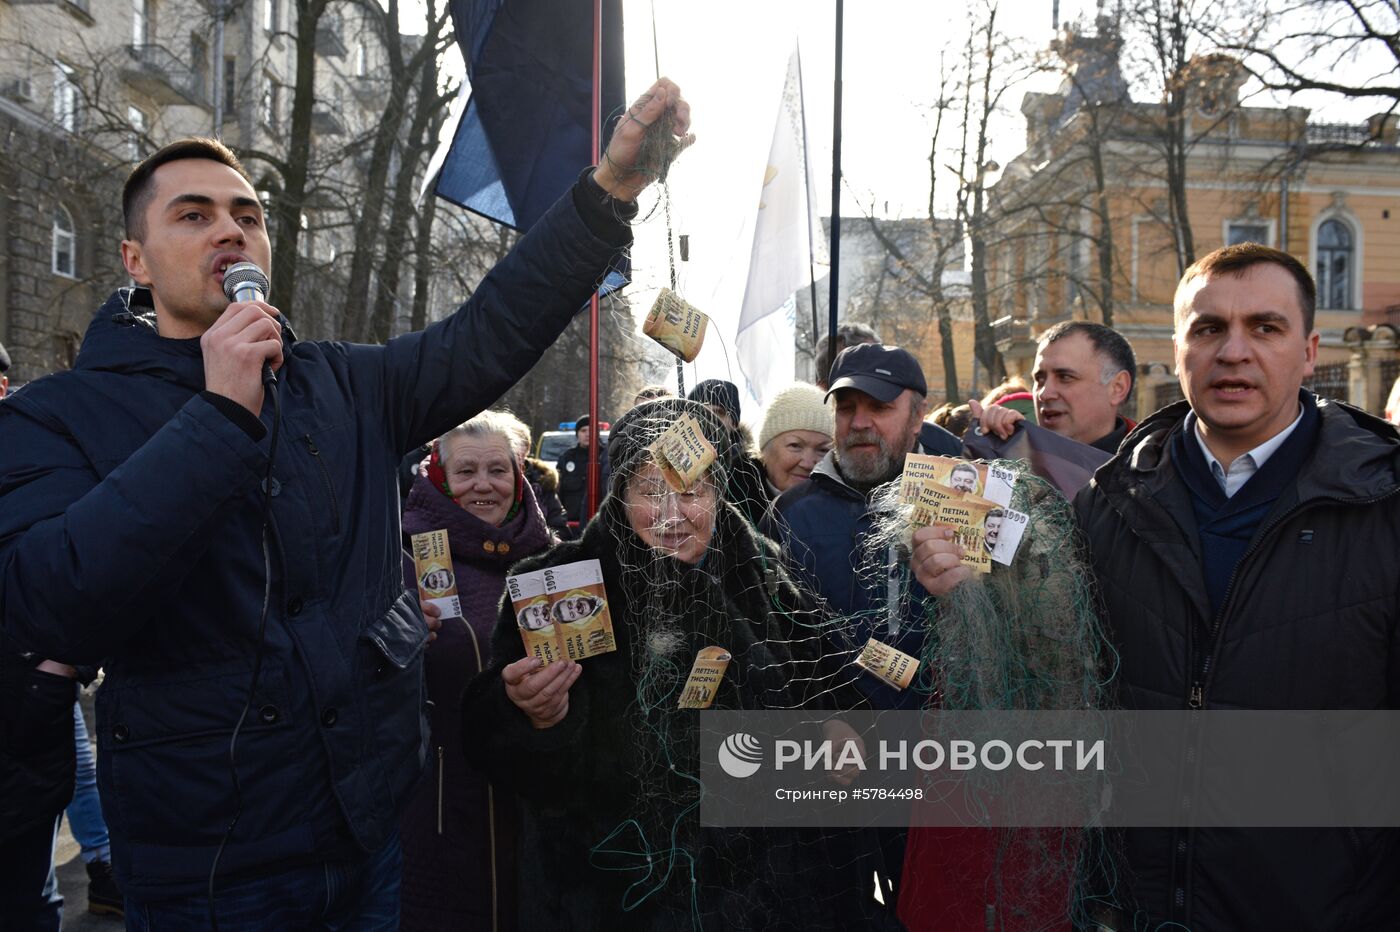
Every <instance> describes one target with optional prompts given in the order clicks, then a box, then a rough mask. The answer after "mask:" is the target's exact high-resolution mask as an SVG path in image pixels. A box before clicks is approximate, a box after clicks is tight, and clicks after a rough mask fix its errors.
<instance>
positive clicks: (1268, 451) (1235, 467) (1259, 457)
mask: <svg viewBox="0 0 1400 932" xmlns="http://www.w3.org/2000/svg"><path fill="white" fill-rule="evenodd" d="M1195 420H1196V430H1195V434H1196V442H1197V443H1199V444H1200V445H1201V452H1202V453H1204V454H1205V456H1206V462H1207V463H1209V464H1210V474H1211V475H1212V476H1214V477H1215V481H1216V482H1218V483H1220V488H1221V489H1223V490H1224V492H1225V497H1226V498H1234V497H1235V493H1236V492H1238V491H1239V490H1240V489H1241V488H1242V487H1243V486H1244V484H1245V483H1246V482H1248V481H1249V478H1250V476H1253V475H1254V474H1255V473H1256V472H1258V471H1259V470H1260V468H1261V467H1262V466H1263V465H1264V463H1265V462H1267V461H1268V459H1269V457H1271V456H1273V455H1274V453H1275V452H1277V450H1278V448H1279V447H1281V446H1283V442H1284V441H1285V440H1287V439H1288V435H1289V434H1291V433H1293V431H1295V430H1296V429H1297V428H1298V423H1299V422H1300V421H1302V420H1303V406H1302V405H1301V404H1300V405H1298V416H1297V417H1295V418H1294V419H1293V423H1292V424H1289V425H1288V426H1287V427H1285V428H1284V429H1283V430H1281V431H1279V432H1278V433H1276V434H1274V435H1273V436H1272V437H1270V438H1269V439H1268V440H1265V441H1264V442H1263V443H1261V444H1259V446H1257V447H1255V448H1254V449H1253V450H1250V451H1249V452H1248V453H1246V454H1244V455H1243V456H1240V457H1237V458H1236V459H1235V461H1234V462H1233V463H1231V464H1230V465H1229V466H1222V465H1221V464H1220V460H1218V459H1216V458H1215V454H1214V453H1212V452H1210V447H1208V446H1206V441H1205V438H1204V437H1202V436H1201V422H1200V420H1199V419H1195Z"/></svg>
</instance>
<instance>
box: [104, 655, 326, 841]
mask: <svg viewBox="0 0 1400 932" xmlns="http://www.w3.org/2000/svg"><path fill="white" fill-rule="evenodd" d="M251 676H252V671H251V669H247V670H239V671H238V672H234V673H226V674H222V675H214V676H204V677H198V678H185V679H181V680H179V681H170V680H162V679H147V678H141V679H138V680H136V681H127V682H124V683H121V684H120V685H114V684H113V683H112V682H111V681H110V680H109V681H108V682H107V683H106V684H104V685H103V687H102V689H100V690H98V694H97V703H98V736H97V741H98V746H99V748H100V749H101V754H99V756H98V770H99V776H101V777H102V789H103V794H102V795H103V806H104V808H106V807H109V806H110V807H111V808H112V809H113V810H115V811H114V812H112V813H110V814H109V816H110V818H109V821H112V822H113V823H115V824H116V825H119V826H120V829H121V835H122V836H123V837H124V838H129V839H131V840H132V841H140V842H147V843H153V844H159V845H175V846H198V845H202V844H210V843H211V839H212V842H217V840H218V835H219V833H220V832H222V829H223V827H224V826H227V825H228V823H229V820H230V818H232V816H233V813H234V810H235V807H236V796H235V792H234V786H233V772H232V770H231V769H230V753H229V742H230V738H231V736H232V734H233V731H234V728H235V726H236V725H237V723H238V719H239V716H240V714H242V713H243V711H244V707H245V705H246V706H247V713H246V716H245V717H244V719H243V725H242V728H241V729H239V733H238V743H237V747H236V750H235V754H234V759H235V760H236V762H237V768H238V782H239V786H240V787H241V789H242V800H243V815H242V817H241V818H240V821H239V831H238V835H239V837H241V838H258V837H261V836H264V835H268V834H271V833H274V832H276V831H277V830H279V829H280V828H282V827H284V826H282V825H281V824H280V823H281V822H282V821H285V820H292V817H293V816H294V815H296V814H297V813H300V812H301V811H302V809H303V806H302V800H301V796H302V795H303V794H304V792H305V787H306V784H307V775H306V771H307V770H310V769H312V768H311V767H310V766H309V765H301V764H299V763H298V762H300V761H306V760H307V759H308V755H313V754H315V753H316V752H315V750H313V749H312V748H309V747H307V746H306V743H305V742H304V741H303V740H302V739H301V738H300V737H299V736H298V734H297V729H296V727H295V725H296V718H295V716H296V710H294V709H293V703H292V701H291V697H290V695H289V693H288V689H287V679H286V675H285V673H284V671H283V670H282V669H281V668H280V667H278V666H275V665H264V667H263V669H262V672H261V673H260V675H259V677H258V683H257V690H256V692H255V693H254V696H253V701H252V702H251V703H248V686H249V681H250V678H251ZM211 833H212V834H211Z"/></svg>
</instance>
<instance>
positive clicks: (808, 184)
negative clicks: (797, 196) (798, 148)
mask: <svg viewBox="0 0 1400 932" xmlns="http://www.w3.org/2000/svg"><path fill="white" fill-rule="evenodd" d="M797 89H798V92H799V93H798V95H797V101H798V108H799V111H800V113H801V114H802V199H803V200H804V201H806V203H807V271H808V274H809V278H808V281H807V288H808V293H809V294H810V295H811V297H812V358H813V360H815V359H816V356H817V354H818V353H819V352H820V350H819V349H818V343H819V342H820V340H821V338H822V337H821V325H820V324H819V323H818V318H817V252H816V243H815V240H814V238H813V236H812V199H811V198H810V197H809V196H808V195H809V194H810V192H811V190H812V166H811V165H810V164H809V163H808V161H807V95H806V93H805V92H804V91H803V86H802V43H801V42H798V43H797ZM794 348H795V347H794ZM818 374H820V373H818Z"/></svg>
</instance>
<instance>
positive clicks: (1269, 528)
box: [1171, 487, 1400, 925]
mask: <svg viewBox="0 0 1400 932" xmlns="http://www.w3.org/2000/svg"><path fill="white" fill-rule="evenodd" d="M1397 493H1400V487H1396V488H1394V489H1391V490H1390V491H1389V492H1386V493H1385V494H1384V495H1377V496H1375V497H1373V498H1369V499H1339V498H1315V499H1312V500H1310V501H1307V502H1304V503H1302V504H1300V505H1299V506H1298V507H1296V508H1293V509H1291V510H1290V511H1288V512H1286V513H1285V514H1282V515H1279V516H1278V517H1277V518H1275V519H1274V520H1273V521H1271V522H1269V524H1267V525H1265V527H1264V529H1263V531H1261V532H1260V533H1259V534H1257V535H1255V538H1254V540H1253V542H1251V543H1250V546H1249V548H1248V549H1247V550H1245V552H1244V555H1243V556H1241V557H1240V559H1239V560H1238V561H1237V562H1236V563H1235V568H1234V569H1233V570H1232V571H1231V572H1230V581H1229V582H1228V583H1227V584H1226V586H1225V597H1224V599H1223V600H1222V601H1221V603H1220V611H1218V612H1216V615H1215V620H1214V621H1213V622H1212V624H1211V627H1210V633H1209V635H1208V642H1207V644H1205V645H1204V650H1203V656H1202V657H1201V661H1200V664H1199V665H1197V664H1196V663H1194V662H1193V663H1192V669H1193V677H1192V681H1191V689H1190V693H1189V694H1188V698H1187V706H1188V707H1189V708H1190V709H1191V712H1192V714H1191V723H1190V724H1191V728H1190V730H1189V731H1188V733H1187V741H1186V744H1187V751H1186V753H1187V763H1188V764H1192V766H1194V758H1195V756H1196V755H1195V750H1196V747H1195V745H1196V729H1197V728H1198V727H1199V725H1200V713H1201V710H1202V709H1203V708H1204V707H1205V697H1206V694H1207V692H1209V690H1210V685H1211V681H1212V670H1211V666H1212V664H1211V661H1213V660H1214V659H1215V653H1216V650H1217V649H1218V647H1219V642H1220V632H1221V630H1222V629H1223V627H1224V623H1225V621H1226V619H1227V618H1228V617H1229V612H1230V609H1231V608H1232V605H1231V602H1230V597H1231V596H1232V595H1233V594H1234V591H1235V581H1236V580H1237V579H1238V578H1239V575H1240V569H1241V567H1243V566H1244V564H1245V562H1246V561H1248V560H1249V558H1250V557H1252V556H1253V555H1254V554H1255V553H1257V552H1258V551H1259V549H1260V548H1262V547H1263V545H1264V542H1265V541H1266V540H1268V539H1269V537H1270V535H1272V534H1273V532H1274V529H1275V528H1277V527H1278V526H1279V525H1281V524H1283V523H1284V522H1285V521H1289V520H1292V519H1293V518H1296V517H1297V516H1298V515H1300V514H1303V513H1304V512H1306V511H1308V510H1309V509H1311V508H1313V507H1314V506H1316V505H1319V504H1322V503H1324V502H1331V503H1333V504H1337V505H1359V506H1368V505H1374V504H1376V503H1378V502H1381V501H1384V500H1385V499H1387V498H1390V497H1392V496H1394V495H1395V494H1397ZM1182 831H1183V829H1180V828H1178V829H1175V830H1174V831H1173V832H1172V839H1173V841H1172V848H1173V849H1174V853H1173V856H1172V862H1173V864H1172V873H1171V886H1172V888H1173V889H1172V910H1171V913H1172V916H1171V918H1172V919H1173V920H1174V921H1178V922H1184V923H1186V924H1188V925H1189V924H1190V920H1191V910H1190V908H1189V906H1188V904H1187V899H1188V897H1187V896H1186V885H1187V883H1188V878H1189V876H1190V870H1191V862H1192V860H1193V858H1194V852H1190V851H1189V843H1187V842H1185V841H1184V840H1181V839H1180V834H1179V833H1180V832H1182Z"/></svg>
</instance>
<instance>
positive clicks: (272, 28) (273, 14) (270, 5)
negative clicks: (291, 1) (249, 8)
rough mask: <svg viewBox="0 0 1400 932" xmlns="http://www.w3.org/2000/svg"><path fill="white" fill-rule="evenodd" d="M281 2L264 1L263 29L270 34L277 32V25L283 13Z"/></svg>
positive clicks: (273, 0) (276, 0)
mask: <svg viewBox="0 0 1400 932" xmlns="http://www.w3.org/2000/svg"><path fill="white" fill-rule="evenodd" d="M280 6H281V3H280V2H279V0H263V28H264V29H266V30H267V31H268V32H276V31H277V23H278V20H279V19H280V16H279V15H278V14H280V13H281V10H280V9H279V7H280Z"/></svg>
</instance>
